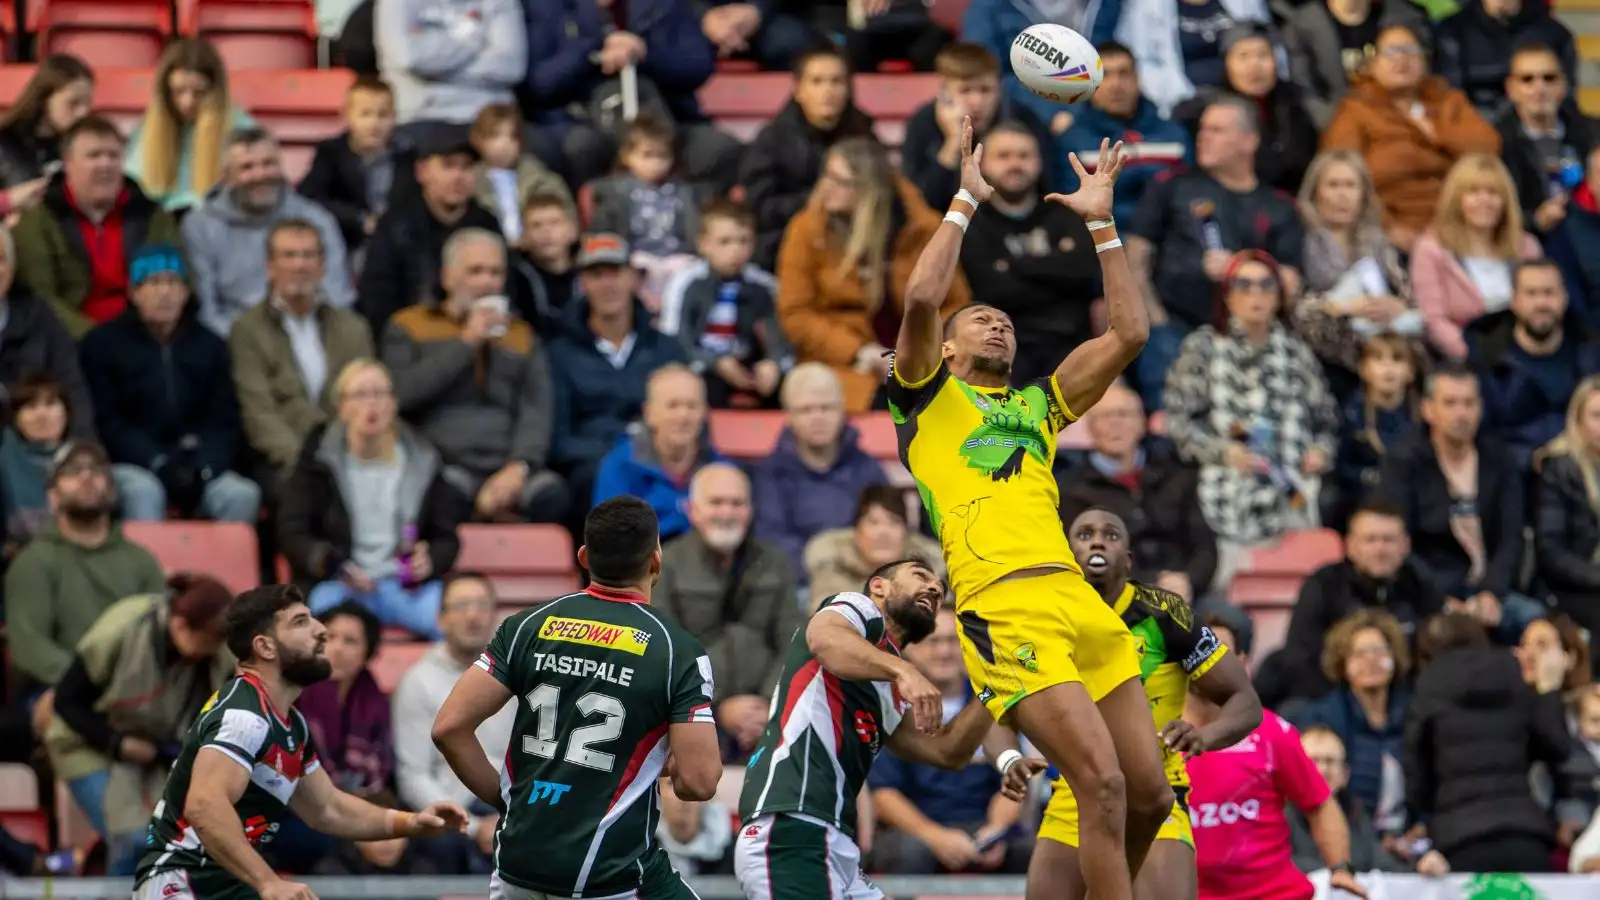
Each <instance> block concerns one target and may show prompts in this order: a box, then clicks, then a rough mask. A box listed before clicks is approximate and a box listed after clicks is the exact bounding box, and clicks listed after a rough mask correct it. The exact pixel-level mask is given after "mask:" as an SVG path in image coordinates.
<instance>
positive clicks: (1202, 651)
mask: <svg viewBox="0 0 1600 900" xmlns="http://www.w3.org/2000/svg"><path fill="white" fill-rule="evenodd" d="M1220 645H1221V641H1218V640H1217V635H1216V633H1215V632H1213V631H1212V630H1211V628H1210V627H1209V626H1207V625H1201V626H1200V637H1199V639H1198V640H1196V641H1195V642H1194V652H1192V653H1190V654H1189V655H1188V656H1185V657H1184V658H1183V662H1182V666H1183V670H1184V671H1185V672H1193V671H1194V670H1195V669H1198V668H1200V666H1201V665H1202V664H1204V663H1205V661H1206V660H1208V659H1210V658H1211V655H1212V654H1213V653H1216V652H1217V649H1218V647H1219V646H1220Z"/></svg>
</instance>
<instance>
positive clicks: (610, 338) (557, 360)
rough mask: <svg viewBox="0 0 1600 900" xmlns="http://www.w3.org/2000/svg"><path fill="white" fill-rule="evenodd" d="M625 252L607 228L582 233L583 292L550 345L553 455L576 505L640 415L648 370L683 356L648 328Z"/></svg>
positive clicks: (579, 505)
mask: <svg viewBox="0 0 1600 900" xmlns="http://www.w3.org/2000/svg"><path fill="white" fill-rule="evenodd" d="M628 258H629V253H628V243H627V241H624V240H623V239H622V238H620V237H618V236H616V235H614V234H591V235H589V236H588V237H586V238H584V241H583V249H582V251H581V252H580V253H579V254H578V259H577V263H576V265H577V268H578V284H579V287H580V288H581V290H582V296H581V297H575V298H574V302H573V305H572V308H571V311H570V314H569V315H568V317H567V319H566V323H565V324H566V328H565V333H563V334H562V335H561V336H559V337H557V338H556V340H555V341H554V342H552V343H551V345H550V370H551V372H552V373H553V374H554V377H555V383H556V392H555V414H554V416H553V418H554V420H555V424H554V431H555V437H554V439H553V441H552V442H551V453H552V454H553V456H552V461H553V464H554V465H555V467H556V469H557V471H559V472H561V473H562V474H563V475H565V476H566V477H567V483H568V484H569V485H570V486H571V488H572V496H573V497H574V498H576V502H575V503H574V504H573V506H574V508H575V509H584V507H585V505H586V504H587V503H588V499H589V497H590V496H591V495H592V494H593V493H594V478H595V471H596V469H597V468H598V467H599V465H600V458H601V457H603V456H605V455H606V453H607V452H609V451H610V450H611V448H612V447H613V446H614V445H615V444H616V443H617V439H618V438H620V437H622V436H623V433H624V432H625V431H626V430H627V428H628V424H629V423H630V422H632V421H633V420H634V419H637V418H638V417H639V412H640V410H641V409H642V408H643V406H644V401H645V392H646V385H647V382H648V380H649V378H650V373H651V372H654V371H655V370H657V369H659V368H661V367H662V366H664V365H666V364H668V363H674V362H676V363H683V362H685V361H686V358H685V356H684V354H683V346H682V345H681V344H679V343H678V342H677V341H676V340H674V339H672V338H670V337H667V336H666V335H664V334H662V333H661V332H659V331H656V330H655V329H654V328H652V327H650V315H649V313H647V312H645V309H644V305H643V304H642V303H640V302H639V299H638V297H637V296H635V293H634V292H635V291H636V290H637V289H638V286H639V273H638V271H637V270H635V269H633V268H632V267H630V266H629V265H628ZM584 511H587V510H584Z"/></svg>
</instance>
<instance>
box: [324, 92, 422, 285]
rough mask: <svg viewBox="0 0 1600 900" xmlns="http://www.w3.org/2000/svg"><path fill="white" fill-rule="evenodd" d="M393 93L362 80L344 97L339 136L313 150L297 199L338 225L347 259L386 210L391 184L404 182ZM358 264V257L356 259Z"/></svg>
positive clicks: (406, 172) (407, 170)
mask: <svg viewBox="0 0 1600 900" xmlns="http://www.w3.org/2000/svg"><path fill="white" fill-rule="evenodd" d="M394 122H395V118H394V91H393V90H392V89H391V88H390V87H389V83H388V82H386V81H384V80H383V79H381V78H379V77H377V76H376V75H362V76H361V77H359V78H357V79H356V80H355V83H353V84H351V85H350V90H349V91H348V92H346V93H345V95H344V131H342V132H340V133H339V134H337V135H334V136H333V137H331V138H328V139H327V140H325V141H321V142H319V143H318V144H317V150H316V155H315V156H313V157H312V158H311V170H310V171H309V172H307V173H306V177H305V180H303V181H301V182H300V188H299V190H300V194H301V196H303V197H305V198H306V199H307V200H312V201H315V202H316V203H319V204H321V205H322V207H323V208H324V209H326V210H327V211H328V212H330V213H333V216H334V218H336V219H338V220H339V230H340V231H341V232H343V234H344V243H345V246H346V247H348V248H349V250H350V253H351V254H352V256H354V254H355V253H356V252H357V251H359V250H360V249H362V247H363V245H365V244H366V242H367V236H368V235H370V234H372V230H373V229H374V228H376V227H377V226H378V217H379V216H381V215H383V213H384V211H385V210H387V209H388V208H389V206H390V203H391V200H392V198H393V197H394V195H395V189H396V184H397V182H402V183H404V182H409V181H411V180H412V179H414V178H415V175H413V174H412V173H411V168H412V158H411V153H410V152H409V151H408V150H407V149H405V148H403V147H401V146H400V142H399V141H397V140H396V139H395V137H394ZM356 258H359V257H356Z"/></svg>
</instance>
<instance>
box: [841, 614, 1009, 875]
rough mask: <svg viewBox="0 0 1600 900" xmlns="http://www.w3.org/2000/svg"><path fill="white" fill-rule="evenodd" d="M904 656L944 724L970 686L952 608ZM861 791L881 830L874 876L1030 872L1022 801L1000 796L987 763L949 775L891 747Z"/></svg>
mask: <svg viewBox="0 0 1600 900" xmlns="http://www.w3.org/2000/svg"><path fill="white" fill-rule="evenodd" d="M902 653H903V654H904V655H905V657H906V658H907V659H908V660H910V661H911V663H912V664H913V665H915V666H916V667H917V668H918V669H919V670H920V671H921V672H922V674H923V675H924V676H925V677H927V679H928V680H929V681H930V682H931V683H932V684H933V686H934V687H936V688H938V689H939V693H940V699H941V701H942V705H943V707H944V721H946V722H948V721H950V720H951V719H952V718H953V717H954V716H955V715H956V713H958V712H960V711H961V708H962V707H963V706H966V705H967V701H968V700H970V699H971V698H972V684H971V682H970V681H968V680H967V672H966V668H965V667H964V666H963V665H962V663H961V637H960V635H959V634H958V627H957V624H956V613H955V610H953V609H951V608H949V607H948V606H946V607H944V608H942V609H940V610H939V615H938V618H937V619H936V620H935V625H934V629H933V633H932V634H930V635H928V636H927V637H926V638H923V639H922V640H921V641H919V642H917V643H915V644H913V645H911V646H909V647H906V648H905V649H904V650H903V651H902ZM867 786H868V787H869V788H870V789H871V790H872V808H873V811H874V813H875V815H876V819H877V823H878V825H879V826H880V829H879V830H878V831H877V832H876V834H875V835H874V838H873V847H872V868H873V870H874V871H882V872H885V873H888V874H892V875H937V874H939V873H941V872H998V873H1005V874H1012V875H1020V874H1023V873H1025V872H1027V871H1028V858H1029V857H1030V856H1032V854H1033V836H1032V834H1030V833H1028V832H1027V831H1025V830H1023V829H1022V828H1021V827H1020V823H1019V819H1020V818H1021V813H1022V804H1021V803H1018V802H1017V801H1015V800H1009V799H1007V798H1005V797H1004V796H1001V794H1000V774H999V773H998V772H996V771H995V768H994V765H993V764H992V762H991V761H989V760H982V759H974V760H973V761H972V762H970V763H968V764H967V765H966V766H965V767H963V768H961V769H957V770H955V771H950V770H946V769H938V768H935V767H933V766H930V765H925V764H922V763H916V762H908V761H906V760H903V759H901V758H900V757H899V756H897V755H895V753H894V751H893V750H890V751H887V752H885V753H883V754H881V755H879V756H878V760H877V762H876V763H874V764H873V766H872V772H871V774H870V775H869V776H868V780H867ZM1014 833H1015V836H1014V837H1013V834H1014ZM995 836H1000V837H1001V838H1002V840H1001V841H1000V842H999V843H997V844H994V845H993V846H991V847H987V848H985V849H982V850H980V849H978V845H979V843H980V842H983V841H984V840H986V839H987V838H992V837H995Z"/></svg>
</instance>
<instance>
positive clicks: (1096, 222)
mask: <svg viewBox="0 0 1600 900" xmlns="http://www.w3.org/2000/svg"><path fill="white" fill-rule="evenodd" d="M1084 224H1086V225H1088V226H1089V230H1090V231H1100V230H1101V229H1104V228H1111V227H1114V226H1115V225H1116V224H1117V223H1116V220H1115V219H1091V220H1089V221H1088V222H1086V223H1084Z"/></svg>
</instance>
